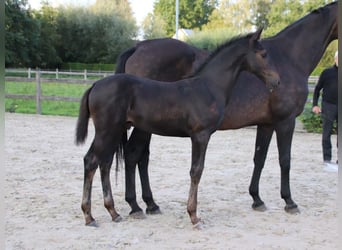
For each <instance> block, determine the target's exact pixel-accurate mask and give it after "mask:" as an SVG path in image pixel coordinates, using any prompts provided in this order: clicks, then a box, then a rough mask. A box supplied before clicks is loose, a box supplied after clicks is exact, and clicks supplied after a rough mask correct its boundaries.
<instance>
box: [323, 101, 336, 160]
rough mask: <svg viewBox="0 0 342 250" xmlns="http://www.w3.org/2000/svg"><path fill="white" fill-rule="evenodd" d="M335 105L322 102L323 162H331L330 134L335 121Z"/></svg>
mask: <svg viewBox="0 0 342 250" xmlns="http://www.w3.org/2000/svg"><path fill="white" fill-rule="evenodd" d="M334 106H335V105H332V104H329V103H326V102H322V123H323V124H322V128H323V132H322V149H323V160H324V162H330V161H331V133H332V129H333V124H334V120H335V108H334Z"/></svg>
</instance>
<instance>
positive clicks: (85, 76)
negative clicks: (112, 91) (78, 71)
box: [84, 69, 87, 80]
mask: <svg viewBox="0 0 342 250" xmlns="http://www.w3.org/2000/svg"><path fill="white" fill-rule="evenodd" d="M84 80H87V70H86V69H85V70H84Z"/></svg>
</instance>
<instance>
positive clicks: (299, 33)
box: [263, 10, 337, 76]
mask: <svg viewBox="0 0 342 250" xmlns="http://www.w3.org/2000/svg"><path fill="white" fill-rule="evenodd" d="M327 11H328V10H327ZM329 11H333V10H329ZM336 13H337V12H336ZM335 20H336V15H332V14H330V15H328V13H325V14H323V13H311V14H309V15H307V16H306V17H304V18H303V19H301V20H299V21H297V22H296V23H294V24H293V25H291V26H289V27H288V28H286V29H284V30H283V31H281V32H280V33H278V34H277V35H276V36H274V37H272V38H270V39H265V40H264V42H263V44H265V47H266V48H270V49H276V50H278V51H277V53H274V54H276V55H277V56H278V57H280V61H281V57H284V58H285V57H287V58H288V59H289V60H287V61H288V62H291V63H292V66H293V68H294V69H296V70H300V71H301V72H302V73H303V74H305V75H307V76H309V75H310V74H311V72H312V71H313V70H314V68H315V67H316V66H317V64H318V63H319V61H320V59H321V57H322V56H323V53H324V51H325V50H326V48H327V46H328V45H329V43H330V42H331V41H332V40H334V39H336V38H337V37H334V36H333V34H332V31H333V29H334V24H335ZM275 59H276V61H277V60H278V58H275Z"/></svg>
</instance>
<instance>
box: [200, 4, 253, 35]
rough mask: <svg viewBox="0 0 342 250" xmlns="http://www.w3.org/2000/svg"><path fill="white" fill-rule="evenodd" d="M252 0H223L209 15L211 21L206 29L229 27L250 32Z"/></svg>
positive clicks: (237, 31) (240, 31)
mask: <svg viewBox="0 0 342 250" xmlns="http://www.w3.org/2000/svg"><path fill="white" fill-rule="evenodd" d="M251 2H252V1H251V0H239V1H234V0H221V1H220V4H219V6H218V8H216V9H215V10H214V11H213V12H212V14H211V15H210V16H209V23H208V24H207V25H205V26H204V29H207V30H208V29H224V28H229V29H230V30H232V31H235V32H236V33H246V32H250V31H251V29H252V26H253V23H252V4H251Z"/></svg>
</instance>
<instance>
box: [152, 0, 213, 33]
mask: <svg viewBox="0 0 342 250" xmlns="http://www.w3.org/2000/svg"><path fill="white" fill-rule="evenodd" d="M216 4H217V1H216V0H181V1H179V28H185V29H201V27H202V26H203V25H204V24H206V23H208V21H209V16H210V14H211V12H212V11H213V10H214V9H215V7H216ZM153 14H154V15H159V16H161V17H163V19H164V21H165V23H166V34H167V35H168V36H172V35H173V34H174V33H175V31H176V4H175V1H174V0H157V1H156V3H155V4H154V7H153Z"/></svg>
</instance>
